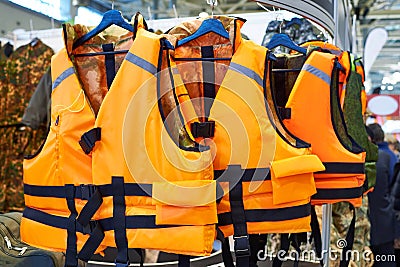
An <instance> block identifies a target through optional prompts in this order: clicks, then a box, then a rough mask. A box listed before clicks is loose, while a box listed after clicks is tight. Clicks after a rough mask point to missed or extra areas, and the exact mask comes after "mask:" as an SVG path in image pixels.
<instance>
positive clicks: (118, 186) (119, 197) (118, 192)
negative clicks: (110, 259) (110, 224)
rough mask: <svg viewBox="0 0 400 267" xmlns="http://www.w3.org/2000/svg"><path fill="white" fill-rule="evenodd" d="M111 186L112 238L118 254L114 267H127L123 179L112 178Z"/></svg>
mask: <svg viewBox="0 0 400 267" xmlns="http://www.w3.org/2000/svg"><path fill="white" fill-rule="evenodd" d="M112 185H113V191H114V197H113V204H114V208H113V221H114V237H115V244H116V245H117V249H118V254H117V258H116V259H115V266H116V267H127V266H129V256H128V239H127V237H126V221H125V218H126V217H125V210H126V206H125V190H124V178H123V177H117V176H114V177H112Z"/></svg>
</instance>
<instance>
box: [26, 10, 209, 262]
mask: <svg viewBox="0 0 400 267" xmlns="http://www.w3.org/2000/svg"><path fill="white" fill-rule="evenodd" d="M141 19H142V18H141V17H139V18H138V20H139V21H138V22H137V24H138V27H139V29H138V30H137V33H136V34H137V39H135V42H134V45H133V46H132V47H131V49H130V50H129V52H128V53H127V55H126V57H125V59H124V61H123V63H122V65H121V67H120V68H119V70H118V72H117V74H116V76H115V78H114V80H113V82H112V84H111V87H110V90H109V92H108V93H107V95H106V97H105V98H104V101H103V102H102V104H101V106H100V109H99V113H98V115H97V118H96V117H95V115H94V114H93V112H92V110H91V108H90V106H89V104H88V101H87V99H86V96H85V93H84V92H83V90H82V88H81V86H80V83H79V80H78V74H77V73H76V71H75V69H74V66H73V64H72V62H71V60H70V58H69V56H68V54H67V52H66V50H65V49H63V50H61V51H60V52H59V53H58V54H57V55H56V56H55V57H54V58H53V60H52V76H53V93H52V126H51V130H50V133H49V136H48V138H47V140H46V143H45V145H44V147H43V149H42V151H41V152H40V153H39V155H38V156H37V157H36V158H34V159H31V160H27V161H26V162H25V166H24V169H25V177H24V182H25V200H26V204H27V208H26V209H25V211H24V217H23V219H22V224H21V236H22V239H23V241H25V242H27V243H29V244H31V245H34V246H37V247H41V248H44V249H49V250H57V251H66V252H67V259H66V261H67V265H76V264H77V262H76V254H77V253H78V252H79V258H81V259H83V260H86V261H87V260H89V259H90V257H91V256H92V254H93V253H95V252H101V251H102V250H103V249H104V248H105V247H117V248H118V255H117V259H116V262H118V263H124V264H126V263H127V261H128V258H127V257H128V256H127V250H128V248H148V249H157V250H161V251H166V252H172V253H180V254H186V255H209V254H210V253H211V250H212V244H213V241H214V239H215V236H216V233H215V229H216V227H215V224H216V222H217V206H216V186H215V185H216V183H215V181H213V169H212V164H211V163H212V161H211V154H210V151H209V147H207V146H201V145H199V144H197V143H195V142H194V141H192V144H193V146H191V147H185V146H181V145H180V144H179V140H178V139H179V137H180V135H179V134H180V131H183V132H185V133H186V129H185V128H184V125H185V124H186V123H185V122H183V121H181V120H182V116H181V115H179V114H180V111H179V107H177V108H176V109H174V110H175V112H174V113H171V112H170V111H169V110H165V109H163V107H164V103H161V101H166V102H169V103H172V104H171V106H172V107H173V106H174V105H176V104H177V103H175V102H173V101H171V99H169V98H168V99H166V98H164V97H163V95H161V94H168V92H169V90H170V88H171V86H168V85H166V84H163V85H160V84H157V81H158V79H157V78H158V77H159V76H158V75H160V74H159V71H161V70H162V69H163V68H165V66H161V65H159V64H158V57H159V54H160V53H162V51H163V49H162V48H163V43H164V39H163V38H162V37H161V36H158V35H155V34H153V33H149V32H147V31H146V30H144V26H143V22H142V23H141V21H140V20H141ZM79 78H80V79H88V78H90V76H89V77H88V76H83V77H79ZM169 94H171V93H170V92H169ZM167 96H168V95H167ZM168 112H169V113H170V114H172V115H170V116H168V118H166V117H165V116H166V114H168ZM179 125H181V126H182V127H180V128H174V130H172V129H171V128H172V127H179ZM177 129H178V130H179V132H178V130H177ZM176 133H178V135H174V134H176ZM186 134H187V133H186ZM87 200H89V201H87Z"/></svg>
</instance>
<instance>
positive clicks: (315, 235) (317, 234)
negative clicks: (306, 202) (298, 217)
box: [311, 206, 324, 266]
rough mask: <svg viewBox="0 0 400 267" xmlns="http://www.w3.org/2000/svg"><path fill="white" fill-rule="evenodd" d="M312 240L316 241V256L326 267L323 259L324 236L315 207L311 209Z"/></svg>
mask: <svg viewBox="0 0 400 267" xmlns="http://www.w3.org/2000/svg"><path fill="white" fill-rule="evenodd" d="M311 239H314V245H315V254H316V256H317V258H318V259H320V264H321V266H324V261H323V258H322V235H321V230H320V227H319V223H318V217H317V213H316V212H315V207H314V206H312V207H311Z"/></svg>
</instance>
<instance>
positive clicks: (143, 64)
mask: <svg viewBox="0 0 400 267" xmlns="http://www.w3.org/2000/svg"><path fill="white" fill-rule="evenodd" d="M125 59H126V60H128V61H129V62H130V63H132V64H135V65H136V66H138V67H140V68H142V69H144V70H146V71H148V72H150V73H151V74H156V73H157V67H156V66H154V65H153V64H151V63H150V62H148V61H147V60H144V59H143V58H140V57H138V56H136V55H134V54H132V53H131V52H128V54H127V55H126V58H125Z"/></svg>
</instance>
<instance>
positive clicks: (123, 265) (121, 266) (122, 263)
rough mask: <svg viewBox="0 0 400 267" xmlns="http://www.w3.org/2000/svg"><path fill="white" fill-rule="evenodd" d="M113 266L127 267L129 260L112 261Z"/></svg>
mask: <svg viewBox="0 0 400 267" xmlns="http://www.w3.org/2000/svg"><path fill="white" fill-rule="evenodd" d="M114 264H115V267H128V266H129V261H127V262H117V260H115V261H114Z"/></svg>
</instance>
